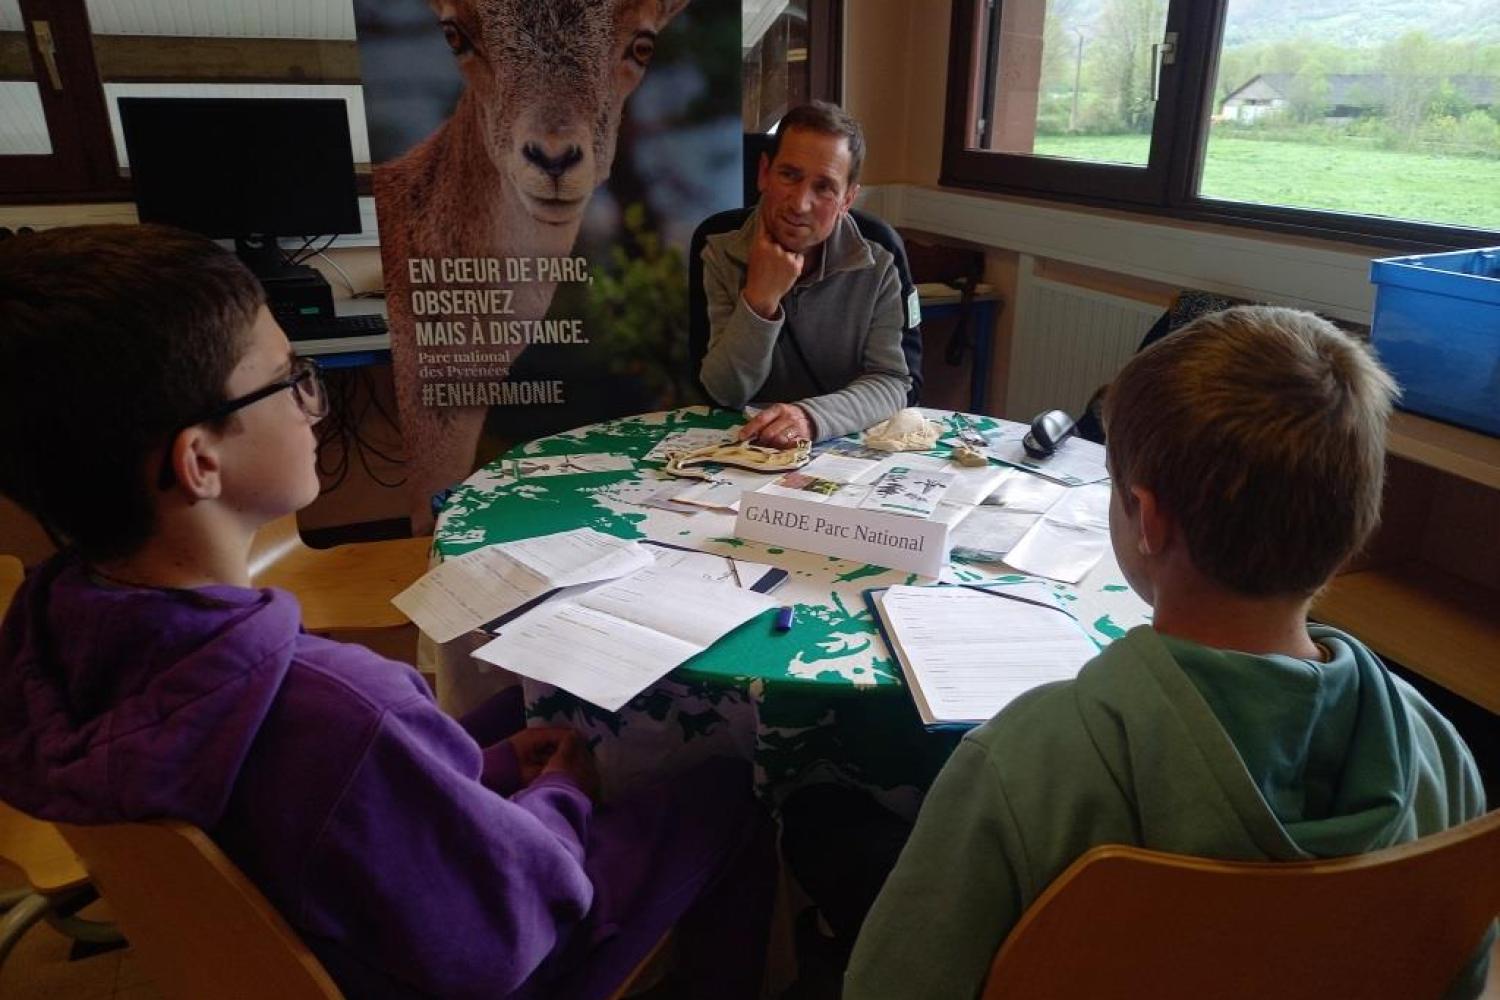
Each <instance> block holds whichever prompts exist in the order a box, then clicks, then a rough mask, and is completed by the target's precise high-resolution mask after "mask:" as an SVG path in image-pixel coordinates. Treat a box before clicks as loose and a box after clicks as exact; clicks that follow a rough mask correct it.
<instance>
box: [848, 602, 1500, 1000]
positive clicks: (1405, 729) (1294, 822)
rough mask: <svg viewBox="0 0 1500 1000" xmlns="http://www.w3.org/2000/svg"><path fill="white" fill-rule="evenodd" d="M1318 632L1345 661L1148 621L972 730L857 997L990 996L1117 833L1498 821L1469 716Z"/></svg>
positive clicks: (1178, 836) (1394, 831)
mask: <svg viewBox="0 0 1500 1000" xmlns="http://www.w3.org/2000/svg"><path fill="white" fill-rule="evenodd" d="M1310 633H1311V635H1312V637H1313V639H1314V640H1315V641H1317V642H1318V643H1319V644H1320V645H1321V646H1322V647H1323V648H1324V649H1325V650H1327V652H1328V654H1329V661H1328V662H1326V663H1319V662H1313V661H1307V660H1298V659H1294V658H1292V657H1287V656H1252V655H1249V654H1245V653H1234V652H1226V651H1223V650H1216V649H1209V648H1207V647H1204V646H1200V645H1197V644H1195V643H1191V642H1186V641H1184V640H1180V639H1174V638H1170V637H1167V636H1162V635H1159V634H1158V633H1157V632H1155V631H1154V630H1153V629H1151V628H1150V627H1148V626H1142V627H1140V628H1136V629H1133V630H1131V631H1130V632H1129V633H1128V634H1127V635H1126V636H1125V637H1124V638H1122V639H1119V640H1117V641H1116V642H1115V643H1113V644H1112V645H1111V646H1110V647H1109V648H1108V649H1106V650H1105V651H1104V652H1103V653H1101V654H1100V655H1099V656H1097V657H1095V658H1094V659H1093V660H1092V661H1090V662H1089V663H1088V664H1087V665H1085V666H1084V668H1083V670H1082V671H1080V673H1079V675H1078V678H1077V679H1076V680H1073V681H1066V682H1062V683H1059V684H1052V685H1047V686H1045V687H1042V688H1038V689H1037V690H1035V691H1032V692H1030V693H1028V694H1027V695H1025V696H1024V697H1022V698H1019V699H1017V700H1016V701H1015V702H1013V703H1012V704H1011V705H1009V706H1008V707H1006V708H1005V710H1004V711H1002V712H1001V713H1000V714H999V715H997V716H996V717H995V718H994V719H991V720H990V721H989V722H987V723H985V724H984V725H983V726H980V727H979V728H978V729H976V730H974V731H973V732H972V733H970V734H969V735H968V736H966V737H965V738H964V740H963V741H962V743H960V745H959V747H958V749H957V750H956V751H955V752H954V754H953V757H952V758H951V759H950V760H949V762H948V764H947V766H946V767H944V768H943V771H942V773H941V774H940V775H939V776H938V779H937V782H936V783H935V784H934V785H933V788H932V791H931V792H930V793H929V795H928V797H927V800H926V802H925V804H924V805H923V807H922V812H921V815H920V816H919V817H918V819H917V825H916V829H915V830H914V831H913V833H912V837H911V840H910V841H909V842H908V843H907V846H906V849H905V850H904V851H903V852H902V854H901V859H900V861H899V862H898V864H897V865H896V869H895V871H894V872H893V873H892V874H891V877H890V879H889V880H888V881H887V882H886V885H885V888H884V889H883V890H882V891H881V893H880V896H879V898H878V899H877V900H876V901H875V905H874V907H873V908H872V909H871V911H870V915H869V917H868V918H867V919H866V921H865V924H864V928H863V930H862V931H861V933H860V936H859V941H858V943H857V944H856V945H855V949H854V954H853V957H852V959H851V961H850V965H849V971H848V974H847V976H846V979H845V990H844V996H845V997H846V998H851V1000H863V998H876V997H900V998H912V997H943V998H949V997H953V998H959V997H972V996H975V995H977V994H978V992H979V990H980V987H981V986H982V985H983V982H984V977H985V974H986V973H987V972H988V971H989V966H990V963H991V961H992V960H993V959H994V956H995V952H996V951H997V950H998V949H999V947H1000V944H1001V942H1002V941H1004V940H1005V937H1006V935H1007V934H1009V933H1010V929H1011V928H1012V927H1014V926H1015V924H1016V921H1017V920H1019V919H1020V917H1021V914H1022V913H1024V912H1025V910H1026V908H1027V907H1028V906H1030V905H1031V903H1032V901H1033V900H1035V899H1036V897H1037V896H1038V895H1039V894H1040V893H1041V892H1042V890H1044V889H1045V888H1046V887H1047V885H1048V884H1049V883H1050V882H1051V881H1052V880H1053V879H1054V878H1056V877H1057V876H1058V875H1059V874H1061V873H1062V871H1063V869H1065V868H1066V867H1067V866H1068V865H1069V864H1071V863H1072V862H1073V861H1074V860H1076V859H1077V858H1078V856H1079V855H1081V854H1083V853H1084V852H1085V851H1087V850H1088V849H1089V848H1090V847H1093V846H1095V845H1098V844H1137V845H1142V846H1145V847H1150V848H1153V849H1156V850H1160V851H1169V852H1172V853H1177V854H1188V855H1197V856H1201V857H1215V858H1225V859H1240V860H1267V859H1269V860H1286V861H1292V860H1301V859H1307V858H1310V857H1337V856H1341V855H1348V854H1359V853H1363V852H1366V851H1373V850H1378V849H1380V848H1383V847H1389V846H1391V845H1393V844H1398V843H1402V842H1404V841H1409V840H1413V839H1415V838H1417V837H1420V836H1422V835H1423V834H1427V833H1434V832H1436V831H1438V830H1442V829H1445V828H1447V827H1450V826H1453V825H1455V824H1458V823H1462V822H1464V821H1466V820H1469V819H1473V818H1474V817H1476V816H1478V815H1480V814H1481V813H1483V812H1484V792H1483V790H1482V788H1481V786H1480V781H1479V774H1478V770H1477V769H1476V767H1475V765H1474V761H1473V758H1472V757H1471V756H1470V754H1469V751H1468V748H1467V747H1465V746H1464V744H1463V741H1462V740H1461V739H1460V738H1459V736H1458V734H1457V733H1456V732H1455V731H1454V730H1453V727H1452V725H1451V724H1449V722H1448V721H1447V720H1446V719H1444V718H1443V717H1442V716H1441V715H1439V714H1438V712H1437V711H1436V710H1435V709H1434V708H1433V707H1432V706H1431V705H1429V704H1428V703H1427V702H1426V701H1425V700H1424V699H1423V698H1422V696H1421V695H1419V694H1417V692H1416V691H1414V690H1413V689H1412V688H1411V687H1410V686H1409V685H1407V684H1406V683H1404V682H1403V681H1401V680H1400V679H1399V678H1397V677H1395V676H1393V675H1392V674H1390V673H1389V672H1388V671H1387V670H1386V669H1385V667H1384V666H1383V665H1382V664H1381V662H1380V661H1379V659H1378V658H1376V656H1375V655H1374V654H1373V653H1371V652H1370V651H1369V650H1367V649H1366V648H1365V647H1364V646H1363V645H1361V644H1360V643H1359V642H1358V641H1357V640H1356V639H1353V638H1352V637H1350V636H1348V635H1345V634H1344V633H1342V632H1339V631H1337V630H1335V629H1330V628H1322V627H1313V628H1311V629H1310ZM1486 955H1487V953H1486ZM1469 972H1470V973H1471V974H1472V976H1473V977H1475V978H1470V977H1468V976H1466V977H1465V981H1464V983H1463V984H1461V987H1460V989H1458V990H1456V991H1455V992H1456V993H1457V994H1458V995H1474V994H1477V993H1478V989H1479V985H1480V984H1481V983H1482V982H1483V978H1484V972H1485V961H1484V959H1480V960H1479V961H1478V962H1476V964H1475V966H1474V967H1472V968H1471V969H1470V970H1469Z"/></svg>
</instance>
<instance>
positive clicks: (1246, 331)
mask: <svg viewBox="0 0 1500 1000" xmlns="http://www.w3.org/2000/svg"><path fill="white" fill-rule="evenodd" d="M1396 391H1397V390H1396V385H1395V383H1394V382H1393V381H1392V380H1391V377H1390V375H1389V374H1387V373H1386V371H1385V369H1383V368H1381V367H1380V364H1379V363H1378V362H1377V361H1376V360H1375V358H1374V357H1373V355H1371V353H1370V351H1369V349H1368V348H1367V347H1365V345H1363V344H1361V343H1359V342H1357V341H1356V340H1354V339H1353V338H1352V337H1350V336H1349V335H1348V334H1346V333H1344V332H1343V331H1342V330H1340V329H1339V328H1338V327H1336V326H1334V325H1333V324H1332V323H1329V322H1328V321H1327V320H1324V319H1321V318H1319V317H1317V316H1315V315H1313V314H1312V313H1309V312H1301V311H1298V310H1295V309H1280V308H1272V307H1268V306H1241V307H1238V308H1235V309H1226V310H1224V311H1223V312H1217V313H1212V314H1210V315H1208V316H1204V317H1202V318H1201V319H1198V320H1196V321H1195V322H1193V323H1190V324H1188V325H1187V326H1185V327H1183V328H1182V329H1181V330H1179V331H1177V332H1176V333H1174V334H1171V335H1170V336H1167V337H1165V338H1163V339H1162V340H1160V341H1158V342H1157V343H1155V344H1153V345H1152V346H1151V347H1149V348H1147V349H1146V350H1144V351H1142V352H1141V353H1140V354H1138V355H1136V356H1135V357H1134V358H1133V359H1131V361H1130V363H1129V364H1128V365H1126V366H1125V369H1124V371H1122V372H1121V373H1120V375H1119V377H1118V378H1116V379H1115V381H1114V382H1113V383H1111V385H1110V388H1109V393H1108V395H1107V397H1106V399H1105V425H1106V428H1107V432H1108V436H1107V438H1106V440H1107V448H1108V452H1109V460H1110V467H1111V469H1112V472H1113V476H1114V480H1115V486H1116V488H1117V489H1118V490H1119V491H1120V497H1121V499H1122V500H1123V501H1124V502H1125V503H1127V504H1131V503H1133V501H1132V499H1131V496H1130V489H1131V487H1134V486H1141V487H1144V488H1146V489H1149V490H1151V491H1152V492H1153V493H1154V494H1155V495H1156V499H1157V501H1158V502H1159V503H1160V504H1161V506H1162V508H1163V509H1164V510H1166V511H1167V512H1168V513H1169V514H1170V515H1171V516H1172V517H1173V518H1174V519H1175V520H1176V522H1177V524H1178V525H1179V526H1180V528H1181V530H1182V532H1183V535H1184V537H1185V538H1186V540H1187V547H1188V553H1189V554H1190V555H1191V556H1192V559H1193V564H1194V565H1195V566H1196V567H1197V568H1198V570H1199V571H1200V572H1202V573H1204V574H1205V575H1207V576H1208V577H1210V578H1212V579H1213V580H1215V581H1217V582H1218V583H1220V584H1222V585H1224V586H1226V587H1228V588H1230V589H1231V590H1234V591H1236V592H1238V593H1241V594H1246V595H1249V596H1255V597H1268V596H1283V595H1292V594H1296V595H1310V594H1312V593H1314V592H1315V591H1317V589H1318V588H1319V587H1321V586H1323V584H1324V583H1326V582H1327V581H1328V579H1329V577H1331V576H1333V574H1334V573H1335V572H1336V571H1337V570H1338V568H1339V566H1340V565H1341V564H1342V563H1343V562H1344V561H1345V560H1346V559H1348V558H1349V557H1350V556H1351V555H1353V554H1354V553H1355V552H1357V551H1358V550H1359V548H1360V546H1362V545H1363V544H1364V543H1365V540H1366V539H1367V538H1368V537H1369V535H1370V532H1371V531H1373V530H1374V528H1375V525H1376V524H1377V523H1378V521H1379V520H1380V496H1381V484H1382V481H1383V478H1384V473H1385V434H1386V424H1387V421H1388V420H1389V417H1390V411H1391V402H1392V400H1393V399H1394V397H1395V395H1396Z"/></svg>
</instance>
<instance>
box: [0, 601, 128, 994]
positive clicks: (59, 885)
mask: <svg viewBox="0 0 1500 1000" xmlns="http://www.w3.org/2000/svg"><path fill="white" fill-rule="evenodd" d="M3 603H4V601H3V600H0V604H3ZM0 858H3V859H4V860H6V861H8V862H10V863H11V864H12V865H14V866H15V867H17V868H19V869H20V870H21V874H22V875H23V876H24V877H25V879H26V887H25V888H23V889H17V890H15V891H13V892H10V893H7V894H5V895H4V896H3V897H0V910H3V911H4V913H5V916H4V919H0V966H3V965H4V964H5V960H6V959H7V958H8V957H10V953H11V951H12V950H13V949H14V948H15V946H16V944H17V943H18V942H19V941H20V940H21V938H22V937H23V936H24V935H25V934H26V932H27V931H29V930H30V929H31V928H32V927H34V926H35V925H36V924H37V923H39V922H40V921H42V920H46V921H47V922H48V923H50V924H51V925H52V926H53V927H55V928H56V929H57V930H59V931H61V932H62V933H64V934H66V935H67V936H68V937H71V938H74V939H75V940H78V941H90V942H94V943H96V944H113V943H116V942H118V941H119V940H120V932H119V931H118V930H116V929H115V926H114V925H113V924H110V923H105V922H103V921H98V920H86V919H84V918H82V917H77V916H74V913H75V912H76V911H77V910H78V909H80V908H81V907H83V906H86V905H87V904H89V903H91V902H93V901H94V900H95V899H96V898H98V893H97V892H95V891H94V886H93V883H92V882H91V881H90V880H89V873H88V872H87V871H85V870H84V868H83V865H82V864H81V863H80V862H79V860H78V858H77V856H76V855H75V854H74V853H73V851H72V849H71V848H70V847H68V845H67V843H66V842H65V841H64V840H63V839H62V836H61V835H60V834H59V833H58V832H57V828H56V827H54V826H53V825H52V824H51V823H47V822H44V821H43V820H39V819H33V818H32V817H30V816H28V815H26V814H25V813H23V812H18V811H17V810H15V809H12V808H11V807H10V806H8V805H5V804H4V803H3V802H0Z"/></svg>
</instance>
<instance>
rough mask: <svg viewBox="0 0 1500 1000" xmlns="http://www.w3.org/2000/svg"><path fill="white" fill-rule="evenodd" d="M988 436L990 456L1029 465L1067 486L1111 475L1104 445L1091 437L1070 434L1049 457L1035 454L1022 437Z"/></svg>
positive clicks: (1091, 481)
mask: <svg viewBox="0 0 1500 1000" xmlns="http://www.w3.org/2000/svg"><path fill="white" fill-rule="evenodd" d="M989 440H990V449H989V455H990V457H991V458H994V459H997V460H998V461H1001V462H1006V463H1008V464H1010V465H1015V466H1018V467H1020V468H1023V469H1030V470H1031V471H1032V472H1035V473H1036V474H1037V475H1039V476H1046V477H1047V478H1048V479H1052V480H1056V481H1057V482H1059V483H1062V484H1063V485H1064V486H1082V485H1084V484H1086V483H1097V482H1100V481H1101V480H1104V479H1108V478H1109V470H1108V469H1106V468H1105V465H1104V446H1103V445H1101V444H1095V443H1094V442H1092V441H1085V440H1083V439H1082V438H1076V437H1070V438H1067V439H1066V440H1064V441H1063V443H1062V444H1060V445H1058V446H1057V450H1056V451H1055V452H1053V453H1052V454H1051V455H1050V456H1048V457H1047V458H1032V457H1031V456H1030V455H1028V454H1026V449H1025V447H1023V446H1022V444H1021V440H1020V439H1019V438H1009V437H1004V436H1001V435H991V436H990V439H989Z"/></svg>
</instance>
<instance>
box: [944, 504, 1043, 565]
mask: <svg viewBox="0 0 1500 1000" xmlns="http://www.w3.org/2000/svg"><path fill="white" fill-rule="evenodd" d="M1041 516H1042V515H1040V514H1033V513H1031V512H1030V511H1025V510H1011V509H1010V508H1008V507H989V506H985V505H981V506H978V507H975V508H974V509H973V511H972V512H970V514H969V516H968V517H966V518H964V519H963V520H962V521H960V522H959V523H958V527H957V528H955V529H953V532H952V533H951V534H950V535H949V536H948V542H949V545H950V547H951V548H952V549H953V552H954V554H955V555H959V554H962V555H966V556H968V557H970V558H972V559H978V560H981V561H984V562H999V561H1001V560H1002V559H1004V558H1005V555H1006V553H1008V552H1009V551H1010V550H1011V549H1013V548H1015V547H1016V545H1017V544H1018V543H1019V542H1020V541H1021V539H1022V538H1023V537H1024V536H1025V534H1026V532H1028V531H1030V530H1031V526H1032V525H1034V524H1036V522H1037V521H1038V520H1040V519H1041Z"/></svg>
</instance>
